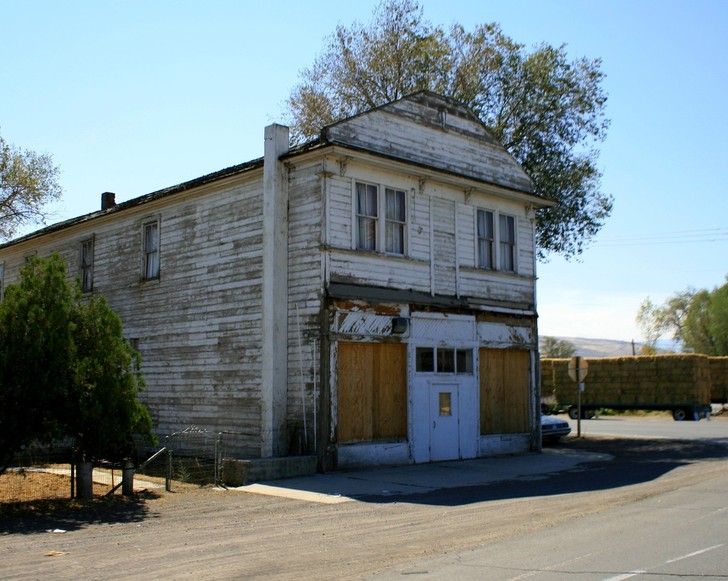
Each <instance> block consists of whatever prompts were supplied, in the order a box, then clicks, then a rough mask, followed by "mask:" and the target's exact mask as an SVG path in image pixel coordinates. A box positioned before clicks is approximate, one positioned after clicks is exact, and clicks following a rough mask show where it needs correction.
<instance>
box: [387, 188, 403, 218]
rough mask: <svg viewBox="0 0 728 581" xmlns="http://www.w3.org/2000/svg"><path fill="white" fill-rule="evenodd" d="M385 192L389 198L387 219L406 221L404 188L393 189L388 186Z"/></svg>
mask: <svg viewBox="0 0 728 581" xmlns="http://www.w3.org/2000/svg"><path fill="white" fill-rule="evenodd" d="M385 192H386V199H387V220H395V221H397V222H404V221H405V219H404V217H405V211H404V200H405V198H404V192H403V191H402V190H392V189H390V188H387V189H386V190H385Z"/></svg>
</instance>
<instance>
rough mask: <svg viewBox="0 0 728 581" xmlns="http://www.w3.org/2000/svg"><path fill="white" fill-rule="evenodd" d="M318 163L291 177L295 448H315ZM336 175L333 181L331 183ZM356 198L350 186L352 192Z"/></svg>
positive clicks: (291, 421) (290, 413)
mask: <svg viewBox="0 0 728 581" xmlns="http://www.w3.org/2000/svg"><path fill="white" fill-rule="evenodd" d="M325 179H326V178H325V177H324V176H323V175H322V173H321V167H320V164H319V163H312V164H309V165H304V166H297V167H296V168H295V170H294V171H291V173H290V179H289V190H288V195H289V204H288V206H289V215H288V221H289V226H288V394H287V402H286V403H287V406H286V408H287V418H288V426H289V433H290V435H291V437H292V441H293V444H292V451H293V452H294V453H295V452H303V451H308V452H310V451H313V449H314V448H313V445H314V441H315V437H314V432H315V429H316V428H315V424H314V417H315V416H316V414H315V412H314V405H316V402H317V401H318V392H319V386H318V382H319V380H320V378H321V371H320V368H319V354H320V351H319V350H320V346H321V343H320V338H321V335H322V333H321V328H320V325H321V316H320V315H321V309H322V295H323V269H322V255H321V250H320V249H321V243H322V238H323V233H322V227H323V226H322V222H323V220H322V217H323V204H322V188H323V187H324V183H323V180H325ZM335 181H336V180H329V182H330V183H329V185H331V184H332V183H333V182H335ZM348 196H349V198H350V197H351V191H350V190H349V193H348Z"/></svg>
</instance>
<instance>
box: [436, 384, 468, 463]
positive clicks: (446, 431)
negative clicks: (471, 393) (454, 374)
mask: <svg viewBox="0 0 728 581" xmlns="http://www.w3.org/2000/svg"><path fill="white" fill-rule="evenodd" d="M429 391H430V426H429V428H430V460H433V461H437V460H456V459H458V458H460V457H461V456H460V426H459V424H460V401H459V390H458V384H457V383H439V382H431V383H430V388H429Z"/></svg>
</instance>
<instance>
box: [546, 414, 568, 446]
mask: <svg viewBox="0 0 728 581" xmlns="http://www.w3.org/2000/svg"><path fill="white" fill-rule="evenodd" d="M570 433H571V426H570V425H569V422H567V421H566V420H562V419H561V418H555V417H554V416H544V415H542V416H541V442H543V443H546V442H558V441H559V440H560V439H561V438H562V437H563V436H568V435H569V434H570Z"/></svg>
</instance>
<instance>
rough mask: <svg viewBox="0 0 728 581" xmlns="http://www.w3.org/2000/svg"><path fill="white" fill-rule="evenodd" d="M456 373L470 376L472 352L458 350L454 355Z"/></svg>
mask: <svg viewBox="0 0 728 581" xmlns="http://www.w3.org/2000/svg"><path fill="white" fill-rule="evenodd" d="M455 358H456V364H457V372H458V373H464V374H468V375H472V373H473V350H472V349H458V350H457V352H456V353H455Z"/></svg>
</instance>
